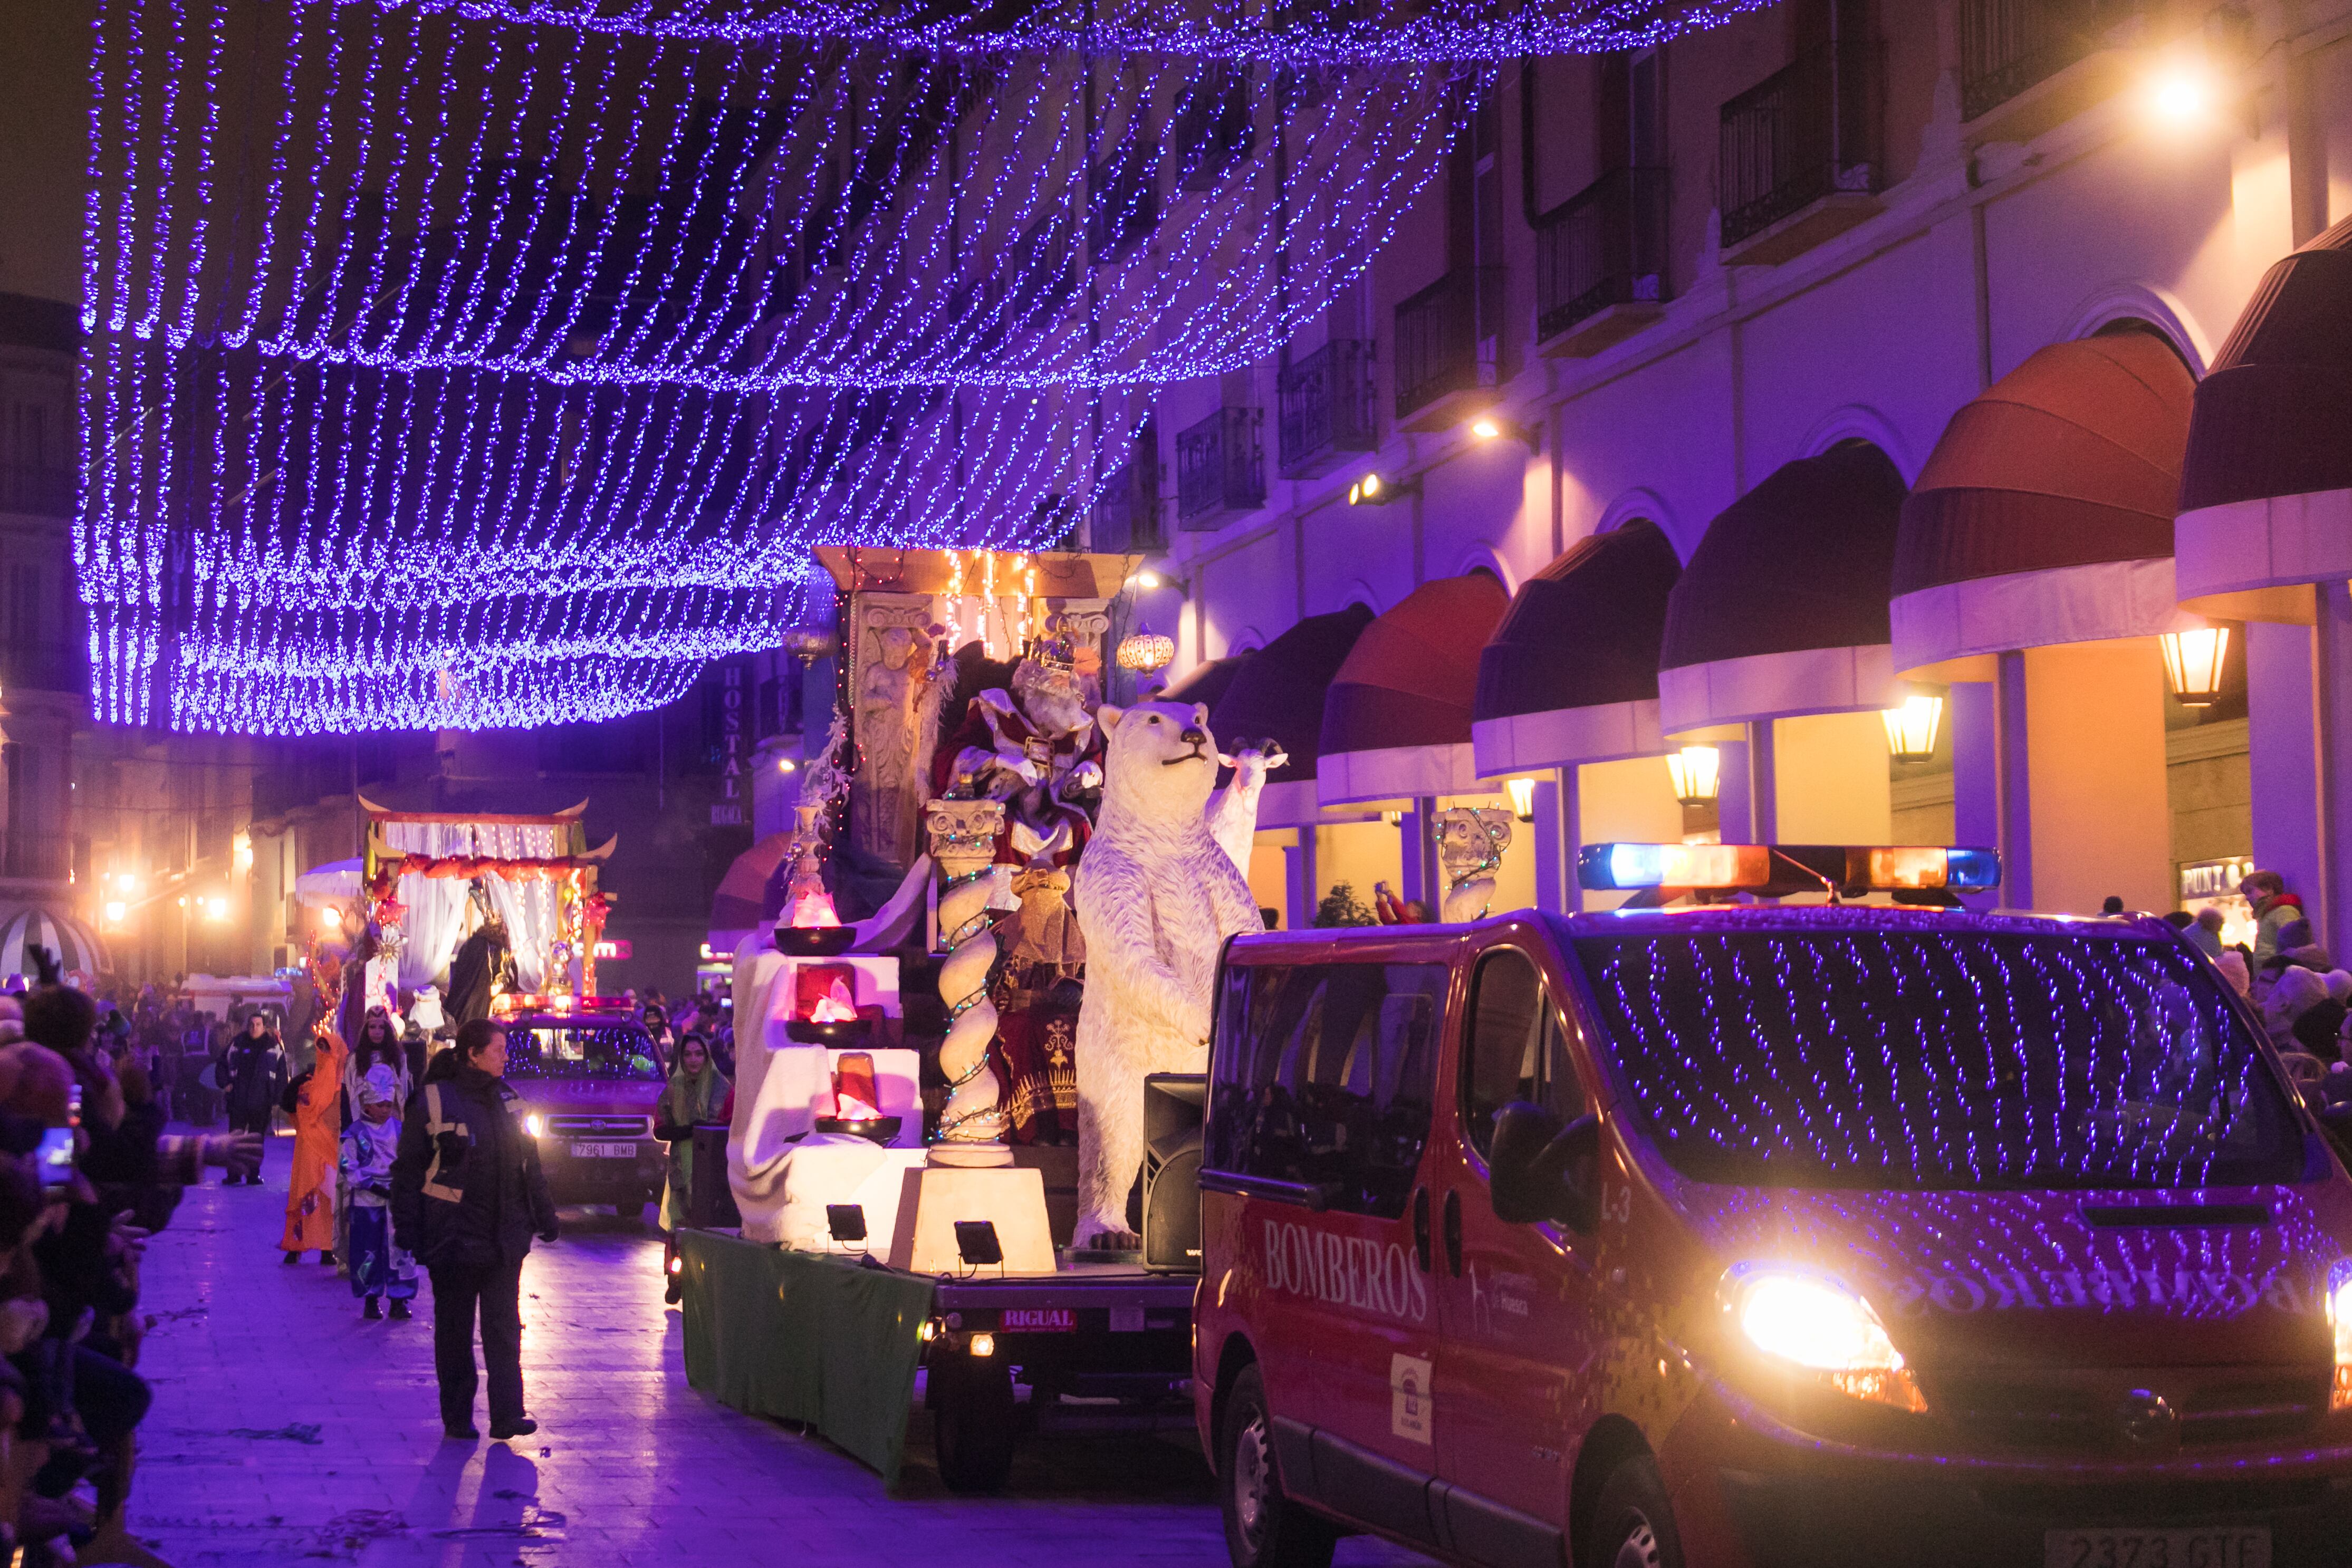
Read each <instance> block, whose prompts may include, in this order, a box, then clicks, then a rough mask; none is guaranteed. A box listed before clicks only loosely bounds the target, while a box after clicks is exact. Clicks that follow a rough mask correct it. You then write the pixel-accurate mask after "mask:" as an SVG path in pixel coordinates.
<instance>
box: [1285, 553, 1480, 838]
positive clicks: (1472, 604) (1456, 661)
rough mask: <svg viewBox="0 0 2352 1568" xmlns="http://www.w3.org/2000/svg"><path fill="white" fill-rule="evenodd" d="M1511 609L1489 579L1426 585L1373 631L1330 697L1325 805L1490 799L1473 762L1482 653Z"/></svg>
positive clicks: (1322, 786) (1320, 793)
mask: <svg viewBox="0 0 2352 1568" xmlns="http://www.w3.org/2000/svg"><path fill="white" fill-rule="evenodd" d="M1509 606H1510V600H1509V596H1508V595H1507V594H1505V593H1504V591H1503V585H1502V584H1501V583H1500V582H1498V581H1496V580H1495V579H1494V578H1492V577H1489V576H1487V575H1486V573H1485V572H1476V571H1474V572H1471V573H1469V574H1467V575H1466V576H1463V577H1448V578H1441V579H1439V580H1437V581H1435V582H1424V583H1423V584H1422V585H1421V586H1420V587H1419V588H1416V589H1414V590H1413V591H1412V592H1411V593H1408V594H1406V595H1405V596H1404V598H1403V599H1402V600H1401V601H1398V603H1397V606H1396V608H1395V609H1393V610H1391V611H1390V612H1388V613H1387V614H1385V615H1382V616H1381V617H1380V618H1379V619H1378V620H1376V621H1374V622H1372V623H1371V624H1370V626H1367V627H1365V628H1364V634H1363V635H1362V636H1361V637H1360V638H1359V639H1357V642H1356V645H1355V647H1354V648H1353V649H1352V650H1350V651H1349V654H1348V662H1347V663H1346V664H1343V665H1341V666H1340V668H1339V675H1338V677H1337V678H1336V679H1334V680H1333V681H1332V683H1331V689H1330V691H1329V692H1328V694H1327V695H1325V696H1324V699H1323V736H1322V762H1321V767H1320V769H1319V771H1318V774H1317V777H1316V780H1315V788H1316V795H1317V798H1318V800H1321V802H1322V803H1323V804H1324V805H1326V806H1341V805H1348V804H1351V803H1354V802H1358V801H1364V800H1404V799H1411V798H1414V797H1419V796H1429V795H1470V794H1483V793H1486V792H1487V787H1486V786H1484V785H1481V784H1480V783H1479V782H1478V765H1477V762H1476V760H1475V758H1474V757H1473V756H1472V753H1471V747H1470V726H1471V709H1472V704H1473V702H1474V701H1475V698H1476V696H1477V692H1478V655H1479V651H1480V650H1481V649H1483V648H1484V647H1485V646H1486V640H1487V639H1488V638H1489V637H1491V636H1493V635H1494V632H1495V628H1496V625H1498V624H1499V623H1500V622H1502V619H1503V612H1504V611H1505V610H1507V609H1508V608H1509Z"/></svg>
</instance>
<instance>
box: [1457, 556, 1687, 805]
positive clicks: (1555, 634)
mask: <svg viewBox="0 0 2352 1568" xmlns="http://www.w3.org/2000/svg"><path fill="white" fill-rule="evenodd" d="M1682 570H1683V563H1682V559H1681V558H1680V557H1679V556H1677V555H1675V547H1674V545H1673V544H1672V543H1671V542H1670V541H1669V540H1668V539H1667V538H1666V536H1665V533H1664V530H1662V529H1661V528H1659V527H1658V526H1657V525H1656V524H1655V523H1651V522H1646V521H1637V522H1633V523H1628V524H1627V525H1625V526H1624V527H1623V528H1615V529H1612V530H1611V531H1610V532H1608V533H1605V534H1594V535H1592V536H1591V538H1583V539H1580V540H1578V541H1577V542H1576V543H1575V544H1573V545H1571V546H1570V547H1569V549H1568V551H1567V553H1566V554H1564V555H1562V556H1561V557H1560V558H1559V559H1558V560H1555V561H1553V562H1552V563H1551V564H1550V565H1549V566H1548V567H1546V568H1544V569H1543V570H1541V571H1539V572H1538V573H1537V574H1536V575H1535V576H1533V577H1531V578H1529V579H1528V580H1527V581H1525V582H1523V583H1521V584H1520V585H1519V591H1518V593H1517V595H1516V596H1515V597H1514V598H1513V599H1512V601H1511V607H1510V609H1509V610H1508V611H1507V612H1505V614H1504V616H1503V622H1502V624H1501V625H1499V626H1497V627H1496V629H1495V635H1494V637H1493V639H1492V640H1490V641H1489V642H1488V643H1487V644H1486V648H1485V649H1484V650H1483V651H1482V652H1481V653H1479V655H1478V692H1477V696H1476V699H1475V702H1474V703H1473V704H1472V706H1471V726H1470V745H1471V749H1472V751H1473V753H1474V754H1475V758H1476V762H1477V767H1478V771H1479V773H1480V774H1481V775H1483V776H1486V777H1489V778H1491V777H1494V776H1496V775H1497V774H1503V773H1517V772H1522V771H1525V770H1528V769H1531V768H1558V767H1562V766H1570V765H1574V764H1578V763H1584V762H1613V761H1615V760H1617V759H1619V758H1627V757H1654V756H1656V755H1658V754H1660V753H1662V752H1664V750H1665V749H1666V743H1665V739H1664V732H1663V731H1661V730H1660V729H1659V727H1658V648H1659V644H1660V643H1661V642H1662V641H1663V640H1664V636H1665V630H1666V599H1667V596H1668V595H1669V594H1671V593H1672V592H1673V591H1674V587H1675V580H1676V579H1677V578H1679V577H1680V576H1681V575H1682Z"/></svg>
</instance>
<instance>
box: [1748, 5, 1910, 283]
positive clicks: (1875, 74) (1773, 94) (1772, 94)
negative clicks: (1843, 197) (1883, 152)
mask: <svg viewBox="0 0 2352 1568" xmlns="http://www.w3.org/2000/svg"><path fill="white" fill-rule="evenodd" d="M1878 87H1879V70H1878V50H1877V48H1876V47H1875V46H1874V45H1873V44H1871V43H1869V42H1867V41H1865V40H1862V39H1848V40H1843V41H1841V42H1838V43H1834V44H1830V45H1826V46H1824V47H1821V48H1818V49H1814V50H1811V52H1809V53H1807V54H1805V55H1804V56H1802V57H1800V58H1799V59H1797V60H1796V61H1795V62H1794V63H1793V64H1791V65H1789V66H1787V67H1785V68H1782V69H1780V70H1779V71H1775V72H1774V73H1773V74H1772V75H1770V76H1769V77H1767V78H1764V79H1763V80H1762V81H1760V82H1759V83H1757V84H1756V85H1755V86H1754V87H1752V88H1749V89H1748V90H1747V91H1746V92H1743V93H1741V94H1740V95H1739V96H1738V98H1735V99H1731V101H1729V102H1728V103H1726V104H1725V105H1724V106H1723V126H1722V139H1721V143H1720V145H1719V148H1718V157H1717V180H1718V181H1719V182H1720V183H1719V185H1718V187H1717V209H1718V210H1719V211H1720V212H1721V214H1722V223H1723V234H1722V243H1723V244H1724V245H1725V246H1735V245H1738V243H1739V242H1740V241H1742V240H1744V239H1748V238H1749V237H1750V236H1752V235H1758V234H1760V233H1762V232H1763V231H1764V230H1766V229H1768V228H1770V227H1771V226H1772V225H1774V224H1777V223H1779V222H1780V220H1781V219H1783V218H1786V217H1790V216H1793V215H1794V214H1797V213H1800V212H1802V211H1803V210H1804V209H1805V208H1807V207H1809V206H1811V204H1813V203H1815V202H1817V201H1820V200H1821V199H1822V197H1824V196H1830V195H1835V194H1839V193H1855V194H1867V193H1873V192H1875V191H1876V190H1877V189H1878V182H1879V173H1880V171H1879V161H1878V135H1877V131H1878V120H1879V104H1878Z"/></svg>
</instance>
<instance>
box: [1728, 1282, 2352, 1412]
mask: <svg viewBox="0 0 2352 1568" xmlns="http://www.w3.org/2000/svg"><path fill="white" fill-rule="evenodd" d="M1722 1294H1723V1309H1724V1312H1725V1315H1726V1316H1727V1318H1728V1320H1729V1322H1730V1324H1731V1326H1732V1327H1733V1328H1734V1329H1735V1330H1737V1331H1738V1337H1739V1338H1740V1339H1741V1340H1743V1341H1745V1342H1746V1343H1747V1344H1748V1348H1749V1349H1751V1350H1753V1351H1755V1352H1757V1353H1758V1354H1760V1355H1763V1356H1766V1357H1769V1359H1770V1360H1772V1361H1775V1362H1779V1363H1781V1364H1785V1365H1786V1366H1789V1367H1793V1368H1796V1369H1798V1370H1801V1371H1804V1372H1810V1373H1814V1374H1817V1375H1820V1376H1821V1377H1822V1380H1823V1381H1824V1382H1826V1383H1828V1384H1829V1385H1831V1386H1832V1387H1833V1388H1836V1389H1837V1390H1838V1391H1839V1392H1841V1393H1843V1394H1848V1395H1852V1396H1853V1397H1854V1398H1856V1399H1867V1400H1870V1401H1872V1402H1873V1403H1874V1404H1880V1405H1892V1406H1895V1408H1896V1409H1898V1410H1911V1411H1921V1410H1925V1409H1926V1408H1927V1401H1925V1400H1924V1399H1922V1398H1921V1397H1920V1396H1919V1385H1917V1384H1916V1382H1914V1381H1913V1380H1912V1376H1911V1373H1910V1369H1909V1368H1908V1367H1906V1366H1905V1365H1904V1364H1903V1353H1902V1352H1901V1351H1899V1350H1896V1349H1895V1342H1894V1341H1893V1340H1891V1339H1889V1338H1887V1336H1886V1325H1885V1323H1883V1322H1880V1321H1879V1318H1878V1313H1877V1312H1874V1310H1873V1309H1872V1307H1871V1305H1870V1303H1869V1302H1868V1301H1864V1300H1863V1299H1862V1297H1861V1296H1859V1295H1857V1294H1855V1293H1854V1292H1853V1291H1851V1290H1848V1289H1847V1288H1846V1287H1845V1286H1844V1285H1843V1283H1841V1282H1840V1281H1837V1280H1834V1279H1832V1278H1831V1277H1830V1276H1829V1275H1827V1274H1821V1273H1816V1272H1814V1271H1812V1270H1807V1269H1792V1268H1788V1267H1785V1266H1781V1265H1776V1264H1757V1263H1741V1264H1737V1265H1735V1266H1734V1267H1733V1268H1731V1269H1730V1270H1727V1272H1726V1273H1725V1274H1724V1276H1723V1291H1722ZM2346 1305H2347V1307H2352V1295H2347V1298H2346Z"/></svg>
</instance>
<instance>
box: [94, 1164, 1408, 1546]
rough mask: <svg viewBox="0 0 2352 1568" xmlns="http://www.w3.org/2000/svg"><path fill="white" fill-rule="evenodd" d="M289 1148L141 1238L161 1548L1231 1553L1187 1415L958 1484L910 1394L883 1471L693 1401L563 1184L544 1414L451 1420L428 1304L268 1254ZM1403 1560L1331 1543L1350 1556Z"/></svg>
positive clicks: (653, 1281) (626, 1267)
mask: <svg viewBox="0 0 2352 1568" xmlns="http://www.w3.org/2000/svg"><path fill="white" fill-rule="evenodd" d="M288 1149H289V1145H288V1142H287V1141H286V1140H284V1139H279V1140H276V1141H274V1143H273V1145H272V1147H271V1149H270V1151H269V1153H270V1156H271V1158H270V1165H271V1167H272V1168H271V1169H270V1171H269V1172H268V1173H267V1174H268V1183H269V1185H268V1186H264V1187H260V1188H254V1187H236V1188H228V1189H224V1188H222V1187H220V1186H205V1187H204V1188H202V1189H191V1190H190V1191H189V1193H188V1195H187V1197H186V1199H185V1200H184V1202H183V1203H182V1204H181V1206H180V1211H179V1214H178V1216H177V1217H176V1218H174V1220H173V1223H172V1225H171V1227H170V1228H168V1229H167V1230H165V1231H164V1232H163V1234H162V1235H160V1236H158V1237H156V1238H155V1239H154V1241H153V1242H152V1245H151V1246H150V1248H149V1250H148V1258H147V1268H146V1276H145V1281H144V1289H143V1309H144V1310H145V1311H146V1312H150V1313H152V1314H153V1316H154V1317H155V1318H156V1320H157V1321H156V1323H155V1326H154V1328H153V1329H152V1331H150V1333H148V1336H147V1340H146V1344H145V1347H144V1349H143V1350H142V1353H141V1357H140V1364H139V1370H140V1371H141V1372H142V1374H144V1375H146V1376H147V1377H148V1378H149V1379H150V1381H151V1382H152V1384H153V1385H154V1388H155V1406H154V1410H153V1412H152V1414H151V1415H150V1416H148V1418H147V1421H146V1423H145V1425H144V1426H143V1427H142V1428H141V1434H140V1469H139V1473H138V1477H137V1479H136V1482H135V1484H134V1487H133V1490H132V1497H131V1528H132V1530H133V1531H134V1532H135V1533H136V1534H138V1535H139V1536H141V1537H142V1538H143V1539H145V1540H146V1541H148V1542H150V1543H151V1544H152V1546H153V1548H154V1550H155V1551H156V1552H157V1553H158V1554H159V1555H160V1556H162V1557H163V1559H164V1560H165V1561H166V1562H168V1563H173V1564H176V1565H177V1568H196V1565H221V1568H255V1565H257V1564H266V1563H321V1562H325V1563H362V1564H370V1565H389V1564H400V1565H406V1564H419V1565H422V1564H432V1565H434V1568H541V1565H547V1568H568V1565H570V1564H575V1563H577V1564H590V1563H593V1564H598V1565H600V1568H604V1565H614V1568H618V1565H621V1564H630V1563H645V1564H655V1563H659V1564H663V1565H665V1568H668V1565H674V1564H677V1563H728V1564H730V1568H732V1565H740V1568H761V1565H763V1564H770V1563H773V1564H778V1565H783V1564H792V1565H793V1568H810V1565H812V1564H829V1563H845V1564H846V1563H860V1564H869V1563H870V1564H879V1565H885V1568H889V1565H899V1564H903V1565H905V1568H937V1565H938V1564H939V1563H941V1562H942V1561H944V1560H947V1559H949V1558H950V1557H952V1558H954V1559H957V1560H962V1561H967V1562H968V1561H972V1560H979V1561H983V1562H986V1563H1011V1564H1036V1565H1038V1568H1047V1565H1052V1568H1067V1565H1068V1564H1070V1563H1087V1564H1088V1568H1094V1565H1097V1564H1107V1565H1108V1564H1121V1563H1134V1564H1148V1565H1150V1568H1222V1565H1223V1563H1225V1561H1226V1555H1225V1547H1224V1538H1223V1533H1222V1531H1221V1529H1220V1527H1219V1523H1218V1518H1217V1511H1216V1508H1215V1506H1214V1503H1213V1494H1212V1492H1211V1490H1210V1479H1209V1476H1208V1473H1207V1471H1206V1469H1204V1468H1203V1467H1202V1463H1201V1460H1200V1456H1199V1451H1198V1448H1197V1446H1196V1445H1195V1444H1194V1443H1193V1442H1192V1439H1191V1437H1189V1435H1188V1434H1183V1433H1174V1434H1168V1435H1134V1436H1117V1437H1102V1436H1093V1437H1075V1436H1072V1437H1037V1438H1034V1439H1032V1440H1030V1441H1028V1442H1027V1443H1025V1444H1024V1448H1023V1449H1022V1450H1021V1458H1019V1460H1018V1461H1017V1462H1016V1465H1015V1467H1014V1472H1013V1483H1012V1485H1011V1487H1010V1488H1009V1489H1008V1490H1007V1491H1006V1493H1005V1495H1003V1496H1002V1497H993V1498H959V1497H955V1496H952V1495H950V1493H948V1492H947V1491H946V1490H945V1489H944V1488H942V1487H941V1486H940V1481H939V1476H938V1473H937V1471H936V1469H934V1468H933V1466H932V1459H931V1452H930V1444H929V1424H928V1422H927V1421H926V1420H925V1418H924V1417H923V1415H922V1413H921V1412H920V1411H919V1410H918V1411H916V1412H915V1415H914V1419H913V1422H912V1424H911V1425H910V1427H909V1435H908V1455H907V1469H906V1473H905V1475H904V1476H903V1477H902V1479H900V1482H899V1485H898V1490H897V1492H896V1493H895V1494H894V1493H891V1492H887V1491H886V1490H884V1488H883V1486H882V1483H881V1481H880V1480H879V1479H877V1477H876V1476H875V1475H874V1473H873V1472H872V1471H870V1470H868V1469H866V1468H865V1467H864V1466H862V1465H860V1464H859V1463H857V1461H856V1460H854V1459H851V1458H847V1457H846V1456H845V1455H843V1454H842V1453H840V1452H839V1451H837V1450H835V1448H832V1447H831V1446H830V1445H828V1444H827V1443H825V1442H824V1440H823V1439H821V1438H818V1437H812V1436H805V1435H803V1434H801V1433H799V1432H797V1431H795V1430H793V1429H792V1428H789V1427H784V1426H782V1425H780V1424H778V1423H776V1422H772V1421H768V1420H763V1419H760V1418H757V1417H754V1416H745V1415H741V1414H740V1413H738V1412H736V1411H733V1410H730V1409H727V1408H725V1407H724V1406H719V1405H718V1404H716V1403H715V1402H713V1401H711V1400H709V1399H707V1398H705V1397H704V1396H701V1395H699V1394H698V1393H696V1392H695V1391H694V1390H693V1389H691V1388H689V1387H688V1386H687V1383H686V1375H685V1373H684V1371H683V1369H682V1368H681V1366H680V1364H679V1360H678V1334H679V1322H678V1314H677V1309H676V1308H675V1307H667V1308H666V1307H665V1306H664V1305H663V1303H662V1299H661V1241H660V1238H659V1236H658V1234H657V1233H656V1231H655V1230H654V1229H653V1228H651V1226H650V1225H647V1226H646V1227H645V1228H639V1227H638V1226H637V1225H636V1224H635V1223H634V1222H632V1221H630V1220H627V1219H622V1218H614V1216H613V1215H611V1214H610V1213H591V1212H589V1211H587V1210H584V1209H566V1210H565V1211H564V1214H563V1220H564V1235H563V1239H562V1240H561V1241H559V1242H557V1243H556V1244H555V1245H554V1246H552V1247H545V1248H537V1249H533V1251H532V1253H531V1256H530V1261H529V1262H528V1263H527V1264H525V1265H524V1269H523V1375H524V1377H525V1380H526V1386H527V1393H528V1401H529V1405H530V1412H531V1414H532V1416H535V1417H536V1418H537V1419H538V1421H539V1423H540V1430H539V1432H538V1433H537V1434H535V1435H534V1436H532V1437H527V1438H520V1439H517V1440H516V1441H515V1442H513V1443H511V1444H509V1443H493V1442H490V1441H488V1439H487V1438H485V1439H483V1440H481V1441H479V1442H475V1443H452V1442H445V1441H444V1440H443V1439H442V1437H441V1426H440V1419H439V1416H438V1414H437V1407H436V1404H435V1399H434V1388H433V1363H432V1331H431V1323H430V1312H431V1309H430V1303H429V1301H428V1300H426V1299H424V1298H420V1299H419V1301H418V1302H417V1314H418V1315H417V1317H416V1318H415V1320H414V1321H413V1322H365V1321H364V1320H362V1318H361V1317H360V1308H359V1303H358V1302H357V1301H354V1300H353V1299H352V1294H351V1287H350V1285H349V1283H348V1281H344V1280H342V1279H341V1278H340V1277H338V1276H337V1274H336V1273H335V1271H334V1270H332V1269H322V1268H320V1266H319V1265H318V1264H317V1262H316V1261H315V1260H306V1261H305V1262H304V1263H302V1264H301V1265H300V1266H299V1267H296V1268H288V1267H284V1266H282V1265H281V1263H280V1261H279V1255H278V1251H277V1245H276V1244H277V1240H278V1232H279V1228H280V1227H281V1225H282V1223H283V1219H284V1215H285V1207H286V1187H285V1182H286V1171H287V1164H288V1161H287V1154H288ZM217 1179H218V1178H217V1177H216V1176H215V1178H214V1180H215V1182H216V1181H217ZM477 1424H478V1425H484V1426H486V1425H487V1413H486V1412H484V1413H482V1414H480V1415H478V1417H477ZM1423 1561H1425V1560H1423V1559H1420V1558H1417V1557H1415V1556H1413V1555H1412V1554H1411V1553H1408V1552H1401V1551H1396V1550H1393V1549H1391V1548H1389V1547H1386V1546H1383V1545H1377V1544H1374V1543H1371V1542H1363V1541H1348V1542H1342V1543H1341V1545H1340V1549H1339V1563H1340V1564H1342V1565H1343V1568H1371V1565H1375V1564H1391V1563H1421V1562H1423Z"/></svg>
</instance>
